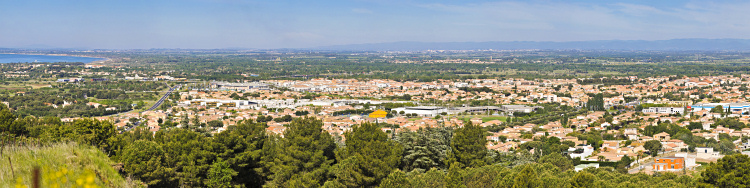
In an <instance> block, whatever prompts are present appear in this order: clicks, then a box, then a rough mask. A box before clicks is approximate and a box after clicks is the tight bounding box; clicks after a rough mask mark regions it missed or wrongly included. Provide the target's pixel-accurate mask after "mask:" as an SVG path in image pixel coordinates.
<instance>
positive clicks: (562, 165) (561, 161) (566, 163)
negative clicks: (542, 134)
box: [539, 137, 573, 171]
mask: <svg viewBox="0 0 750 188" xmlns="http://www.w3.org/2000/svg"><path fill="white" fill-rule="evenodd" d="M553 138H554V137H553ZM539 163H549V164H552V165H555V166H557V168H559V169H560V171H566V170H569V169H572V168H573V162H572V161H571V160H570V159H568V158H566V157H564V156H562V154H560V153H557V152H554V153H551V154H549V155H545V156H542V158H540V159H539Z"/></svg>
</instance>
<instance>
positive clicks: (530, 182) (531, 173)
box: [513, 165, 539, 188]
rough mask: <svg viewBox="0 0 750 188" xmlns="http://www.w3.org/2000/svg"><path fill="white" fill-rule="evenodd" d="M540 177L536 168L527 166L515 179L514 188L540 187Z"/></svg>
mask: <svg viewBox="0 0 750 188" xmlns="http://www.w3.org/2000/svg"><path fill="white" fill-rule="evenodd" d="M537 180H538V177H537V173H536V171H535V170H534V168H532V167H531V165H526V166H525V167H523V170H521V171H520V172H518V174H517V175H516V177H515V179H514V181H513V182H514V183H513V187H514V188H527V187H529V188H530V187H537V186H538V183H539V182H538V181H537Z"/></svg>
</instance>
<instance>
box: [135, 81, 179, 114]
mask: <svg viewBox="0 0 750 188" xmlns="http://www.w3.org/2000/svg"><path fill="white" fill-rule="evenodd" d="M180 87H182V85H177V86H174V87H173V88H170V89H169V91H167V93H166V94H164V96H162V97H161V99H159V101H156V104H154V106H151V108H149V109H148V110H146V111H151V110H154V109H156V108H157V107H159V105H161V103H164V100H167V97H169V95H170V94H172V91H174V90H177V89H180ZM146 111H144V112H146Z"/></svg>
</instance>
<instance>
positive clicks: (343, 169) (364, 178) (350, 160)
mask: <svg viewBox="0 0 750 188" xmlns="http://www.w3.org/2000/svg"><path fill="white" fill-rule="evenodd" d="M344 136H345V137H346V142H345V143H346V147H345V148H342V149H341V150H339V151H338V152H337V153H336V158H337V159H338V160H339V161H341V163H339V164H337V165H336V166H334V168H333V170H332V171H333V174H334V175H335V176H336V178H337V179H338V181H339V182H341V183H342V184H344V185H346V186H348V187H370V186H377V185H379V184H380V181H381V180H382V179H383V178H385V177H386V176H388V174H390V173H391V171H393V170H394V169H397V168H398V165H399V163H400V162H401V153H402V152H403V148H402V147H401V145H399V144H398V143H396V142H395V141H392V140H389V139H388V135H387V134H386V133H385V132H383V131H381V130H380V127H379V126H378V125H377V124H374V123H363V124H361V125H359V126H355V127H354V128H353V129H352V131H351V132H346V133H344Z"/></svg>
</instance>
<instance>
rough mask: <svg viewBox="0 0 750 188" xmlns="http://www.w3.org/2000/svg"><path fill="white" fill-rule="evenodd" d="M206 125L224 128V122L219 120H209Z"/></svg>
mask: <svg viewBox="0 0 750 188" xmlns="http://www.w3.org/2000/svg"><path fill="white" fill-rule="evenodd" d="M207 124H208V126H209V127H223V126H224V122H222V121H220V120H211V121H209V122H208V123H207Z"/></svg>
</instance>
